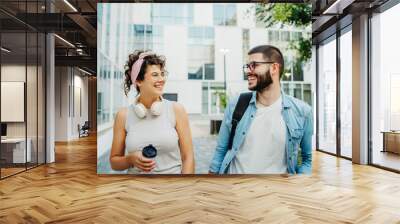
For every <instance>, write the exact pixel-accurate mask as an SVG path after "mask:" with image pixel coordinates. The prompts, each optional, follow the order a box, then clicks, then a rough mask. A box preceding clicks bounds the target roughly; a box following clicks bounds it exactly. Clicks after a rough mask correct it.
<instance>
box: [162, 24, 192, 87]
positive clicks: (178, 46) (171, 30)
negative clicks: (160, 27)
mask: <svg viewBox="0 0 400 224" xmlns="http://www.w3.org/2000/svg"><path fill="white" fill-rule="evenodd" d="M187 36H188V34H187V29H186V27H184V26H164V52H163V53H164V56H165V57H166V60H167V62H166V67H167V70H168V71H170V72H172V73H170V74H169V78H171V79H173V80H187V58H188V57H187V54H188V52H187V39H188V38H187ZM192 53H195V52H192Z"/></svg>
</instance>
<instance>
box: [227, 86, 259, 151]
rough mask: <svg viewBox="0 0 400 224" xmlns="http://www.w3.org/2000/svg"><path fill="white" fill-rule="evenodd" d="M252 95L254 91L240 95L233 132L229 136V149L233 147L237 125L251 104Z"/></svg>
mask: <svg viewBox="0 0 400 224" xmlns="http://www.w3.org/2000/svg"><path fill="white" fill-rule="evenodd" d="M252 96H253V93H252V92H247V93H242V94H240V96H239V100H238V102H237V104H236V106H235V110H234V111H233V116H232V128H231V134H230V136H229V142H228V150H231V149H232V144H233V139H234V138H235V132H236V126H237V125H238V124H239V121H240V120H241V119H242V117H243V114H244V112H245V111H246V109H247V107H248V106H249V103H250V100H251V97H252Z"/></svg>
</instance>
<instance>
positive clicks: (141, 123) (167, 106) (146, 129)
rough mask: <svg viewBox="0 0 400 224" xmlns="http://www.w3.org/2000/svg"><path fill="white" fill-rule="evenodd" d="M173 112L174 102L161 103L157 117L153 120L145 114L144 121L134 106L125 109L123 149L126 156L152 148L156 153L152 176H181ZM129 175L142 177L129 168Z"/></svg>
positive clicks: (136, 170) (164, 101)
mask: <svg viewBox="0 0 400 224" xmlns="http://www.w3.org/2000/svg"><path fill="white" fill-rule="evenodd" d="M175 124H176V120H175V112H174V108H173V102H172V101H168V100H166V99H163V101H162V112H161V115H160V116H154V115H152V114H151V113H150V112H149V111H147V114H146V117H145V118H143V119H141V118H139V117H138V116H137V115H136V113H135V111H134V105H133V104H131V105H130V106H129V107H128V113H127V118H126V123H125V130H126V138H125V147H126V151H127V153H132V152H135V151H141V150H142V149H143V148H144V147H146V146H148V145H150V144H152V145H153V146H154V147H155V148H156V149H157V156H156V157H155V162H156V167H155V169H153V171H152V172H150V173H153V174H180V173H181V169H182V161H181V155H180V149H179V142H178V140H179V137H178V133H177V132H176V129H175V126H176V125H175ZM128 173H131V174H142V173H145V174H147V173H148V172H147V173H146V172H143V171H141V170H139V169H138V168H136V167H133V168H129V169H128Z"/></svg>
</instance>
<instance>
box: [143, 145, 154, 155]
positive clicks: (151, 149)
mask: <svg viewBox="0 0 400 224" xmlns="http://www.w3.org/2000/svg"><path fill="white" fill-rule="evenodd" d="M142 155H143V156H144V157H146V158H154V157H156V156H157V149H156V148H155V147H154V146H153V145H148V146H146V147H144V148H143V150H142Z"/></svg>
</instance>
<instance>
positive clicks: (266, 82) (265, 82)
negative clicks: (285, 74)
mask: <svg viewBox="0 0 400 224" xmlns="http://www.w3.org/2000/svg"><path fill="white" fill-rule="evenodd" d="M272 83H273V81H272V77H271V73H270V72H269V70H268V71H267V72H266V73H265V74H264V75H259V74H257V84H256V85H255V86H254V87H249V90H251V91H257V92H262V91H263V90H264V89H265V88H267V87H268V86H270V85H271V84H272Z"/></svg>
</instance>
